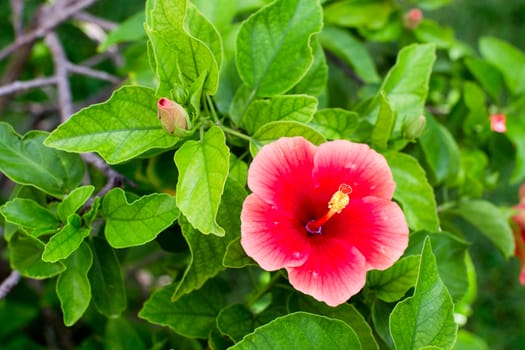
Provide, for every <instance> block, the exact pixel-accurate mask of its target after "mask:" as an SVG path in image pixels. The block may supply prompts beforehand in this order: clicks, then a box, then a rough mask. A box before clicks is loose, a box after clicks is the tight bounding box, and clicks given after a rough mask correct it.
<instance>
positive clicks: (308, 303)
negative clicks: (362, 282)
mask: <svg viewBox="0 0 525 350" xmlns="http://www.w3.org/2000/svg"><path fill="white" fill-rule="evenodd" d="M288 304H289V305H288V307H289V308H290V309H291V311H306V312H310V313H314V314H318V315H322V316H326V317H330V318H333V319H338V320H341V321H344V322H345V323H346V324H347V325H349V326H350V327H351V328H352V329H353V330H354V331H355V333H356V335H357V336H358V337H359V341H360V343H361V347H362V348H363V349H369V350H374V349H376V350H377V349H379V346H378V345H377V342H376V340H375V338H374V335H373V332H372V329H371V328H370V325H368V323H366V321H365V318H364V317H363V315H361V313H360V312H359V311H357V309H356V308H355V307H354V305H352V304H341V305H339V306H337V307H329V306H327V305H326V304H324V303H321V302H318V301H317V300H315V299H314V298H311V297H309V296H306V295H300V294H294V295H292V297H291V298H290V299H289V301H288Z"/></svg>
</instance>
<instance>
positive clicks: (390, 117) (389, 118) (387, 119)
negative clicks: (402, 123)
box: [370, 93, 395, 149]
mask: <svg viewBox="0 0 525 350" xmlns="http://www.w3.org/2000/svg"><path fill="white" fill-rule="evenodd" d="M377 98H379V100H380V102H379V112H378V114H377V119H376V122H375V124H374V128H373V129H372V134H371V135H370V141H371V142H372V145H374V146H375V147H376V148H378V149H386V148H387V144H388V139H389V138H390V134H391V133H392V128H393V126H394V122H395V116H394V112H393V111H392V108H391V107H390V103H388V101H387V99H386V98H385V95H383V94H382V93H380V94H379V95H378V97H377Z"/></svg>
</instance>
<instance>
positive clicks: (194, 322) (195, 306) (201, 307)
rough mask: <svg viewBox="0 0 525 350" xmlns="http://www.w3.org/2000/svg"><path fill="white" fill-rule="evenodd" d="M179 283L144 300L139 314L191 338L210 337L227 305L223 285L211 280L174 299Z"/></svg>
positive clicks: (147, 319) (149, 320) (145, 318)
mask: <svg viewBox="0 0 525 350" xmlns="http://www.w3.org/2000/svg"><path fill="white" fill-rule="evenodd" d="M175 288H176V285H175V284H171V285H169V286H166V287H164V288H162V289H159V290H158V291H156V292H155V293H153V294H152V295H151V296H150V298H149V299H148V300H147V301H146V302H145V303H144V306H143V307H142V309H141V310H140V312H139V317H140V318H142V319H144V320H146V321H148V322H151V323H154V324H158V325H162V326H168V327H170V328H171V329H173V331H175V332H176V333H178V334H181V335H184V336H186V337H191V338H203V339H205V338H207V337H208V334H209V332H210V331H211V330H212V329H213V328H215V319H216V317H217V315H218V314H219V311H220V310H221V309H222V308H223V306H224V295H223V294H222V293H221V291H220V284H219V283H218V282H216V281H214V280H210V281H209V282H208V283H206V284H205V285H204V286H203V287H202V288H201V289H199V290H197V291H194V292H193V293H191V294H186V295H184V296H182V297H181V298H180V299H179V300H177V301H176V302H174V303H173V302H172V301H171V296H172V295H173V293H174V292H175Z"/></svg>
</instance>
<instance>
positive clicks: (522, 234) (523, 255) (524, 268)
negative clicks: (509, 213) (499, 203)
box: [512, 185, 525, 284]
mask: <svg viewBox="0 0 525 350" xmlns="http://www.w3.org/2000/svg"><path fill="white" fill-rule="evenodd" d="M514 209H515V211H516V214H514V216H513V217H512V221H514V225H513V230H512V231H513V233H514V242H515V243H516V251H515V255H516V257H517V258H518V259H520V260H521V273H520V283H521V284H525V185H521V188H520V203H519V204H518V205H516V206H515V207H514Z"/></svg>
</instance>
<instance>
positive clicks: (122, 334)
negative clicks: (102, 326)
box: [104, 317, 147, 350]
mask: <svg viewBox="0 0 525 350" xmlns="http://www.w3.org/2000/svg"><path fill="white" fill-rule="evenodd" d="M104 349H106V350H129V349H136V350H146V349H147V348H146V345H145V344H144V342H143V341H142V338H141V337H140V335H139V333H138V332H137V331H136V330H135V329H134V328H133V325H132V324H131V322H129V321H128V320H127V319H126V318H123V317H118V318H110V319H109V320H108V322H107V324H106V331H105V334H104Z"/></svg>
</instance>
